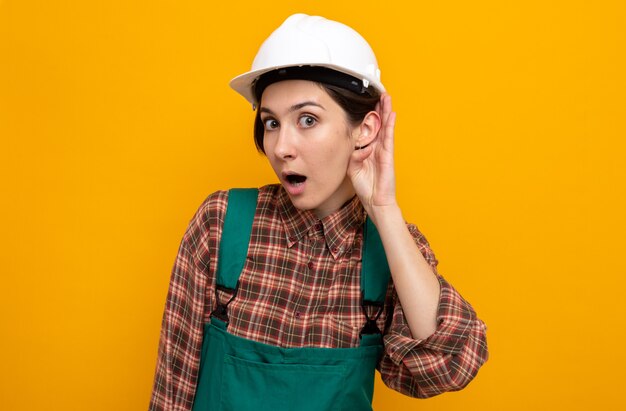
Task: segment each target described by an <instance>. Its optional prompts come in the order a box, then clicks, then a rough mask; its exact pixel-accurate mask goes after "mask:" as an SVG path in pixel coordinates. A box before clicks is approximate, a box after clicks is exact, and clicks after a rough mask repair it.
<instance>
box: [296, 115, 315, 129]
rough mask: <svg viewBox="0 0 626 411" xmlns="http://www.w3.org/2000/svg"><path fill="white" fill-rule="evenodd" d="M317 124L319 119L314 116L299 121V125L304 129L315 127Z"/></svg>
mask: <svg viewBox="0 0 626 411" xmlns="http://www.w3.org/2000/svg"><path fill="white" fill-rule="evenodd" d="M315 123H317V119H316V118H315V117H313V116H309V115H305V116H302V117H300V118H299V119H298V125H300V127H303V128H309V127H313V126H314V125H315Z"/></svg>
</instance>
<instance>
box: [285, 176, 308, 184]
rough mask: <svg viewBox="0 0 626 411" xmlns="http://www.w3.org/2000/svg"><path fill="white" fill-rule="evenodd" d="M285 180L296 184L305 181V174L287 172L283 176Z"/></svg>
mask: <svg viewBox="0 0 626 411" xmlns="http://www.w3.org/2000/svg"><path fill="white" fill-rule="evenodd" d="M285 180H287V182H288V183H289V184H291V185H294V186H297V185H300V184H302V183H304V182H305V181H306V176H302V175H300V174H287V175H286V176H285Z"/></svg>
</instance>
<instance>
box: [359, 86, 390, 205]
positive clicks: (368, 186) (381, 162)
mask: <svg viewBox="0 0 626 411" xmlns="http://www.w3.org/2000/svg"><path fill="white" fill-rule="evenodd" d="M375 110H376V112H377V113H378V116H379V117H380V128H379V129H378V134H377V135H376V137H375V138H374V140H373V141H372V142H371V143H370V144H368V145H367V146H364V147H363V148H360V149H359V147H358V145H357V147H356V149H355V150H354V153H353V154H352V157H351V158H350V164H349V165H348V176H349V177H350V179H351V180H352V185H353V186H354V189H355V191H356V194H357V195H358V196H359V199H360V200H361V203H363V206H364V207H365V210H366V211H367V213H368V214H370V215H374V214H375V213H376V211H377V210H378V209H380V208H385V207H389V206H394V207H395V206H397V202H396V178H395V171H394V157H393V145H394V144H393V139H394V129H395V123H396V113H395V112H393V111H392V108H391V96H389V95H388V94H386V93H385V94H383V95H382V96H381V97H380V101H379V102H378V103H377V104H376V108H375Z"/></svg>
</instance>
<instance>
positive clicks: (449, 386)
mask: <svg viewBox="0 0 626 411" xmlns="http://www.w3.org/2000/svg"><path fill="white" fill-rule="evenodd" d="M409 231H410V232H411V235H412V236H413V238H414V239H415V241H416V243H417V245H418V248H419V250H420V251H421V253H422V255H423V256H424V258H425V259H426V261H427V262H428V263H429V264H430V266H431V267H432V269H433V272H434V273H435V275H437V278H438V279H439V284H440V286H441V291H440V296H439V306H438V309H437V329H436V331H435V332H434V333H433V334H432V335H431V336H429V337H428V338H426V339H413V337H412V336H411V331H410V330H409V326H408V324H407V322H406V319H405V317H404V314H403V311H402V307H401V305H400V301H399V299H398V296H397V294H396V293H395V290H394V288H393V285H392V286H391V287H390V292H389V296H388V301H389V302H390V306H391V307H392V308H393V313H392V316H391V318H390V320H391V321H390V324H389V326H388V327H387V328H386V332H385V336H384V344H385V351H384V354H383V357H382V359H381V361H380V363H379V371H380V373H381V376H382V379H383V381H384V383H385V384H386V385H387V386H388V387H390V388H392V389H394V390H396V391H399V392H401V393H403V394H406V395H409V396H412V397H418V398H428V397H432V396H435V395H438V394H441V393H444V392H447V391H458V390H460V389H462V388H464V387H465V386H466V385H467V384H469V382H470V381H471V380H472V379H473V378H474V377H475V376H476V374H477V373H478V370H479V368H480V367H481V366H482V365H483V364H484V363H485V361H487V358H488V351H487V340H486V327H485V324H484V323H483V322H482V321H481V320H480V319H478V318H477V317H476V313H475V312H474V309H473V308H472V306H471V305H470V304H469V303H468V302H467V301H465V300H464V299H463V297H461V295H460V294H459V293H458V292H457V291H456V290H455V289H454V288H453V287H452V286H451V285H450V284H449V283H448V282H447V281H446V280H445V279H444V278H443V277H441V276H440V275H439V274H438V273H437V259H436V258H435V255H434V253H433V252H432V250H431V249H430V246H429V245H428V242H427V241H426V239H425V237H424V236H423V235H422V234H421V233H420V232H419V231H418V230H417V228H416V227H415V226H413V225H409Z"/></svg>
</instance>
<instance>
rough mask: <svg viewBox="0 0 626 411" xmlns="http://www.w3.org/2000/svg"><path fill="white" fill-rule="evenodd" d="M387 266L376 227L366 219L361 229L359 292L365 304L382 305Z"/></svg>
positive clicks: (388, 272)
mask: <svg viewBox="0 0 626 411" xmlns="http://www.w3.org/2000/svg"><path fill="white" fill-rule="evenodd" d="M390 275H391V272H390V271H389V265H388V264H387V256H386V255H385V249H384V248H383V243H382V241H381V240H380V235H379V234H378V230H377V229H376V226H375V225H374V223H373V222H372V220H370V218H369V217H368V218H367V220H366V221H365V227H364V228H363V261H362V264H361V291H362V292H363V301H364V302H366V303H379V304H384V302H385V295H386V294H387V284H388V283H389V276H390Z"/></svg>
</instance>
